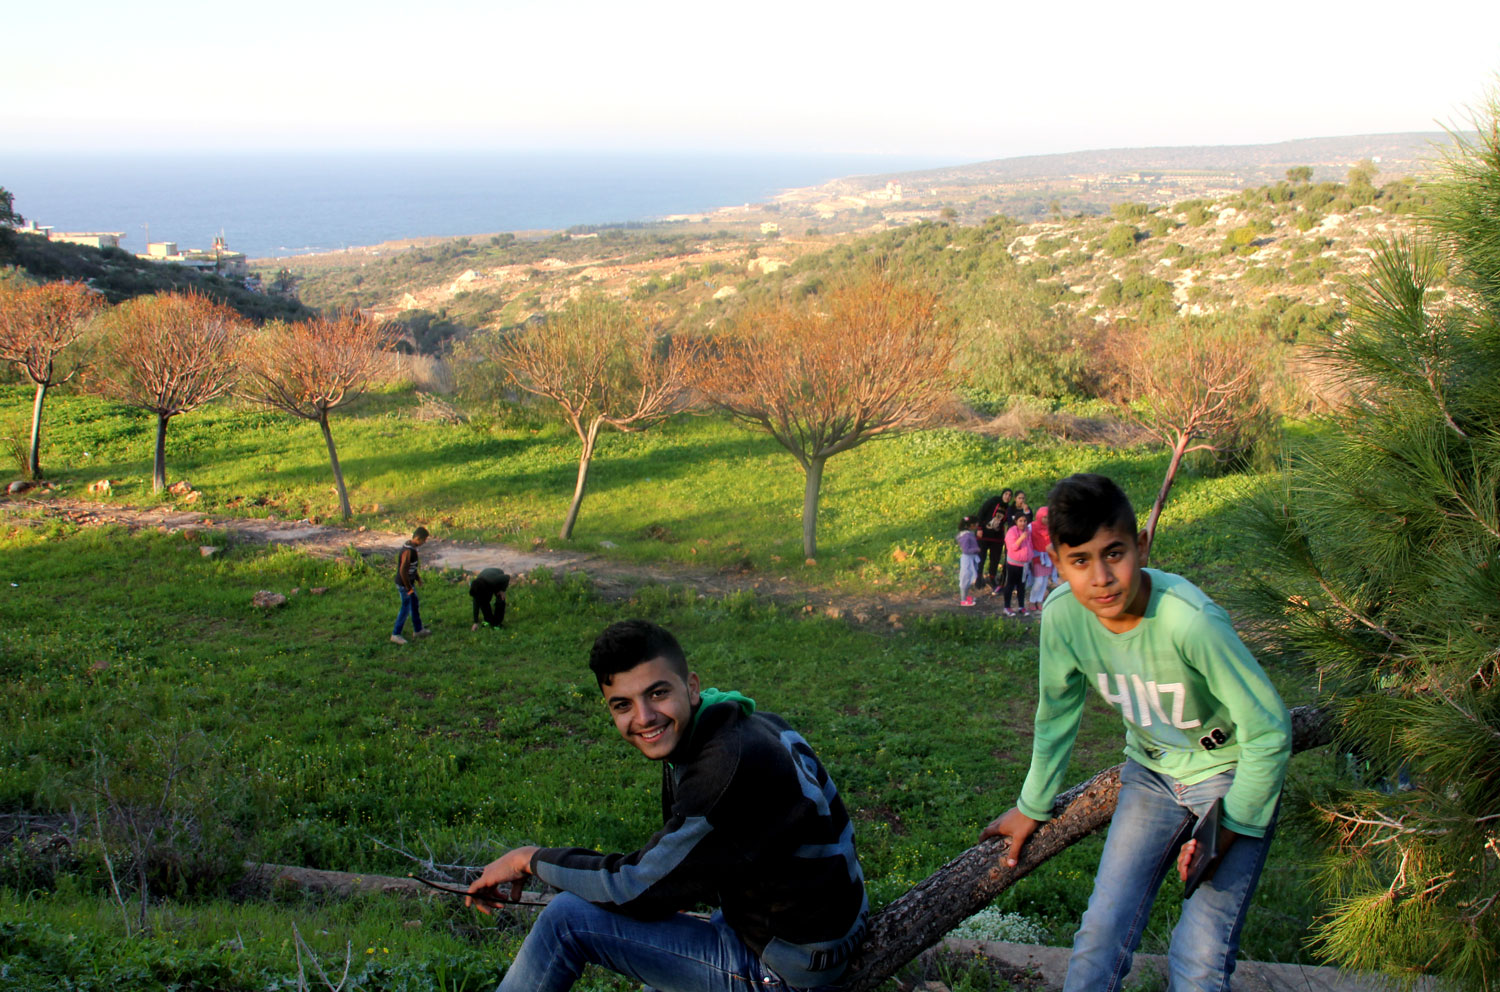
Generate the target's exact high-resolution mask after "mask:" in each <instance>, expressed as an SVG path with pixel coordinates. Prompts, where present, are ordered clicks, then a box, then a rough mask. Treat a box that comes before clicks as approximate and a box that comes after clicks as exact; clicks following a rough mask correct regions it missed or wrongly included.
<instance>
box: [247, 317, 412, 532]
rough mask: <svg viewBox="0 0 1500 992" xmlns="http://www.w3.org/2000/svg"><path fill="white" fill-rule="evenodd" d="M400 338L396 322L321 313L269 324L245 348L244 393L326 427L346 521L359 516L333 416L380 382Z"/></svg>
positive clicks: (342, 510)
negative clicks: (353, 505) (351, 504)
mask: <svg viewBox="0 0 1500 992" xmlns="http://www.w3.org/2000/svg"><path fill="white" fill-rule="evenodd" d="M397 337H398V335H397V333H396V331H395V330H394V329H393V328H392V327H391V326H390V325H388V324H379V323H376V322H375V321H372V320H368V319H366V318H364V317H361V316H359V315H358V314H354V313H349V314H343V315H341V316H339V317H338V318H336V319H333V320H329V319H327V318H323V317H317V318H314V319H312V320H305V321H300V322H298V323H295V324H272V325H268V326H267V327H266V328H265V329H264V330H262V331H261V332H260V333H259V334H258V335H256V336H255V337H253V338H251V339H249V340H248V341H247V346H246V347H245V348H244V349H242V354H243V360H242V361H243V366H244V373H245V374H244V378H243V379H242V380H241V381H242V383H243V384H244V385H243V387H242V389H241V390H240V392H241V393H242V394H243V395H244V396H245V397H247V398H248V399H251V400H254V401H255V402H257V403H262V404H264V405H266V406H269V407H273V408H275V409H277V410H282V411H284V412H286V413H290V414H291V415H292V416H294V417H301V418H302V419H303V420H311V421H313V422H314V423H316V424H317V425H318V427H319V428H320V429H321V430H322V431H323V443H324V444H326V445H327V446H328V461H329V464H331V465H332V466H333V481H334V483H335V484H336V485H337V486H338V493H339V510H340V512H342V513H343V515H344V519H345V520H348V519H349V518H350V516H352V515H353V514H352V511H351V509H350V507H349V491H348V489H347V488H345V486H344V472H343V469H342V468H341V467H340V466H339V453H338V448H336V447H335V446H334V443H333V431H332V430H331V429H329V426H328V415H329V413H330V412H331V411H333V410H334V409H336V408H338V407H339V406H342V405H343V404H344V403H347V402H348V401H350V400H352V399H354V398H356V397H358V396H359V395H360V394H361V393H363V392H364V391H365V389H366V388H368V387H369V385H370V384H371V383H372V382H374V381H375V380H376V378H377V377H378V376H379V375H380V374H381V372H382V371H383V370H384V368H385V358H384V356H385V353H386V352H388V351H390V350H391V349H392V348H393V347H394V346H395V343H396V339H397Z"/></svg>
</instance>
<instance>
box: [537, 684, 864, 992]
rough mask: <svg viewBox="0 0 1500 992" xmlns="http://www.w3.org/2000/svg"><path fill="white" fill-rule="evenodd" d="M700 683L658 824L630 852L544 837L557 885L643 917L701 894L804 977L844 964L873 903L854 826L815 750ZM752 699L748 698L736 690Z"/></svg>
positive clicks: (804, 984)
mask: <svg viewBox="0 0 1500 992" xmlns="http://www.w3.org/2000/svg"><path fill="white" fill-rule="evenodd" d="M715 694H717V695H718V696H719V697H720V698H722V697H723V696H725V695H728V694H721V693H717V690H713V689H708V690H705V691H704V697H705V702H704V704H703V705H702V706H701V707H700V709H699V710H698V712H697V713H696V714H695V715H694V722H693V728H692V730H691V732H690V733H689V735H688V738H687V740H685V741H684V742H683V743H682V744H680V745H679V746H678V748H677V750H676V751H674V752H673V753H672V755H671V757H670V759H669V760H668V761H666V762H663V768H662V818H663V820H664V821H665V823H664V825H663V826H662V828H661V830H659V831H657V833H656V834H655V835H654V836H653V837H652V838H651V840H650V841H649V842H647V844H646V846H645V847H643V848H641V849H640V850H639V851H635V852H634V853H631V854H600V853H598V852H596V851H587V850H583V849H580V848H543V849H541V850H539V851H538V852H537V853H536V855H535V856H534V857H533V858H532V862H531V869H532V871H533V872H534V873H535V874H536V876H537V877H538V878H540V879H541V880H542V881H544V882H546V883H547V884H549V885H552V886H555V887H557V888H559V889H563V890H565V891H568V892H571V893H573V894H574V895H577V896H580V897H582V898H584V899H587V900H588V901H589V902H592V903H595V904H596V905H599V906H603V907H605V908H608V909H612V910H616V911H618V912H621V913H627V914H629V915H631V916H634V917H638V918H652V917H664V916H667V915H669V914H671V913H674V912H676V911H678V910H685V909H691V908H693V907H694V906H696V905H698V904H700V903H706V904H709V905H714V906H719V907H720V908H722V910H723V912H724V920H725V922H727V923H728V924H729V925H730V926H731V927H733V928H734V930H735V932H736V933H738V934H739V935H740V937H741V938H742V939H743V940H744V941H745V943H746V944H748V945H749V946H750V948H751V949H752V950H754V951H755V952H756V953H757V954H759V955H760V957H761V960H762V961H764V962H765V964H766V966H767V967H769V968H770V969H771V970H772V971H774V972H775V973H776V974H777V975H779V976H780V977H781V979H782V980H783V981H785V982H786V983H787V984H788V985H791V986H793V987H794V988H809V987H815V986H819V985H826V984H830V983H832V982H835V981H837V980H838V978H839V977H840V976H841V975H842V974H843V973H844V969H845V967H846V965H847V961H848V957H849V954H850V952H851V951H853V949H854V947H855V946H856V945H857V944H858V943H859V941H860V940H861V939H863V937H864V931H865V916H866V914H867V912H868V909H869V906H868V902H867V900H866V897H865V886H864V875H863V873H862V872H861V870H860V867H859V859H858V857H857V856H856V854H855V850H854V828H853V824H851V823H850V820H849V815H848V813H847V812H846V811H845V809H844V804H843V802H842V801H841V800H840V799H839V796H838V790H837V789H835V788H834V785H833V780H832V779H830V778H829V777H828V773H827V772H826V771H825V770H824V768H823V766H822V764H821V763H820V762H819V761H818V758H817V756H816V755H815V754H813V751H812V748H811V747H809V746H808V744H807V742H806V741H804V740H803V739H802V737H801V736H800V735H799V734H798V733H797V732H796V731H794V730H792V728H791V727H789V726H788V725H787V723H786V721H784V720H782V719H781V718H780V717H778V716H776V715H775V714H772V713H764V712H754V706H755V704H754V703H753V702H751V701H750V700H748V699H745V698H744V697H742V696H739V694H738V693H735V694H733V697H732V698H731V699H728V700H726V701H723V702H713V701H712V700H713V699H714V696H715ZM741 700H743V703H741V702H740V701H741Z"/></svg>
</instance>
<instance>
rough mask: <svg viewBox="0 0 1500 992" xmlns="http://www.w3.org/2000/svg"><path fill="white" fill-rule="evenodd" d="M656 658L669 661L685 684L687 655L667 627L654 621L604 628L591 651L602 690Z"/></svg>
mask: <svg viewBox="0 0 1500 992" xmlns="http://www.w3.org/2000/svg"><path fill="white" fill-rule="evenodd" d="M656 658H662V659H665V660H666V661H667V662H668V663H669V664H670V665H671V666H672V670H673V671H675V672H676V673H677V674H678V675H679V676H680V677H681V678H682V679H683V680H684V681H686V679H687V676H688V667H687V656H686V655H684V654H683V653H682V646H681V645H680V644H678V643H677V638H675V637H673V636H672V632H671V631H669V630H667V629H666V628H665V627H661V626H658V625H656V624H654V623H652V622H651V621H650V620H621V621H620V622H619V623H612V624H610V625H609V626H608V627H605V628H604V633H602V634H600V635H599V636H598V637H596V638H595V639H594V647H593V649H592V650H590V651H589V670H590V671H592V672H593V673H594V679H595V680H596V681H597V682H598V683H599V685H600V687H601V688H602V687H603V686H605V685H608V684H609V683H610V682H612V681H613V680H614V677H615V676H616V675H618V674H620V673H621V672H628V671H630V670H631V669H632V668H634V667H635V666H637V665H641V664H644V663H646V662H648V661H652V660H654V659H656Z"/></svg>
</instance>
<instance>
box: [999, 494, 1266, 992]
mask: <svg viewBox="0 0 1500 992" xmlns="http://www.w3.org/2000/svg"><path fill="white" fill-rule="evenodd" d="M1047 505H1048V506H1049V507H1050V508H1051V521H1050V522H1051V535H1052V550H1053V560H1054V563H1055V564H1056V567H1057V570H1058V572H1059V574H1060V575H1061V576H1062V578H1063V579H1064V580H1065V582H1066V585H1065V586H1060V587H1059V588H1058V589H1057V590H1056V591H1055V592H1053V593H1052V595H1051V596H1049V597H1047V603H1046V609H1045V610H1044V612H1043V614H1042V634H1041V661H1040V679H1039V681H1040V691H1039V695H1038V699H1037V707H1036V732H1035V736H1034V737H1033V743H1032V752H1031V770H1030V771H1029V772H1028V773H1027V776H1026V782H1025V784H1024V785H1023V786H1022V787H1021V796H1020V799H1019V800H1018V801H1017V802H1016V806H1015V808H1014V809H1012V810H1010V811H1009V812H1007V813H1005V814H1004V815H1002V816H1000V817H998V818H997V819H996V820H995V821H994V822H993V823H991V824H990V825H989V826H987V827H985V829H984V832H983V833H982V834H981V837H1005V838H1009V840H1010V847H1009V849H1008V850H1007V851H1006V852H1005V853H1004V855H1003V857H1004V858H1005V861H1006V864H1008V865H1014V864H1016V861H1017V858H1018V857H1019V855H1020V852H1021V850H1022V848H1023V847H1024V846H1025V844H1026V841H1027V839H1028V838H1029V837H1030V836H1031V834H1032V832H1033V831H1035V830H1036V828H1037V826H1038V825H1039V824H1040V823H1041V821H1043V820H1046V819H1048V818H1049V817H1050V816H1051V810H1052V803H1053V800H1054V798H1055V797H1056V795H1057V792H1058V790H1059V789H1060V788H1062V786H1063V784H1064V778H1065V777H1066V775H1067V770H1068V759H1069V757H1070V756H1071V754H1072V751H1073V741H1074V739H1075V737H1076V736H1077V734H1078V725H1079V720H1080V718H1081V717H1082V715H1083V707H1084V697H1085V696H1086V694H1087V693H1088V690H1089V687H1090V686H1093V687H1094V688H1095V689H1097V690H1098V692H1099V694H1100V695H1101V696H1102V697H1103V698H1104V700H1105V702H1107V703H1109V704H1110V705H1111V706H1115V707H1118V708H1119V710H1120V713H1121V715H1122V716H1123V717H1124V720H1125V754H1126V758H1127V760H1126V762H1125V768H1124V770H1123V771H1122V772H1121V773H1120V793H1119V800H1118V805H1117V806H1116V807H1115V814H1114V819H1113V821H1112V822H1111V825H1110V828H1109V835H1108V837H1107V839H1106V840H1105V842H1104V853H1103V856H1102V858H1101V860H1100V862H1099V873H1098V875H1096V876H1095V878H1094V893H1093V895H1092V896H1090V898H1089V905H1088V910H1087V911H1086V912H1085V913H1084V914H1083V921H1082V923H1081V924H1080V926H1079V928H1078V933H1077V936H1075V937H1074V940H1073V954H1072V957H1071V958H1070V959H1069V961H1068V976H1067V979H1066V981H1065V983H1064V985H1063V989H1064V992H1098V990H1100V989H1118V988H1120V987H1121V985H1122V983H1123V982H1124V979H1125V976H1126V975H1127V974H1129V972H1130V964H1131V958H1132V956H1133V955H1134V953H1135V950H1136V947H1137V946H1138V945H1139V944H1140V940H1141V932H1142V930H1143V928H1144V926H1145V923H1146V919H1147V917H1148V916H1149V915H1150V912H1151V905H1152V903H1153V902H1154V901H1155V899H1156V892H1157V889H1159V888H1160V887H1161V883H1162V880H1163V879H1164V878H1165V877H1166V874H1167V872H1168V871H1169V870H1171V868H1172V867H1173V863H1174V862H1175V863H1176V868H1177V873H1178V875H1179V876H1180V877H1182V878H1183V879H1184V880H1186V878H1187V874H1188V865H1189V864H1190V862H1191V861H1192V858H1193V855H1194V854H1195V853H1197V847H1198V842H1197V841H1196V840H1191V839H1189V840H1187V843H1185V844H1184V843H1183V840H1184V838H1185V837H1187V836H1189V831H1190V829H1191V824H1192V823H1193V820H1194V817H1197V818H1202V817H1205V816H1207V815H1208V814H1209V813H1210V812H1211V811H1215V810H1217V811H1218V812H1219V814H1220V818H1219V823H1220V830H1219V833H1218V837H1217V845H1216V847H1211V848H1210V850H1212V851H1214V852H1215V853H1213V854H1212V859H1213V860H1212V861H1211V862H1210V863H1209V865H1208V869H1207V871H1208V873H1207V874H1205V876H1204V880H1203V881H1202V883H1201V884H1199V885H1198V887H1197V888H1196V889H1195V890H1194V891H1193V892H1192V894H1191V895H1190V896H1188V897H1187V899H1186V901H1185V902H1184V903H1183V907H1182V916H1181V918H1180V919H1179V921H1178V923H1177V926H1176V927H1175V928H1174V929H1173V931H1172V943H1171V948H1170V950H1169V953H1168V955H1167V963H1168V969H1169V971H1170V977H1169V987H1170V988H1171V989H1173V990H1174V992H1189V990H1198V992H1209V990H1213V992H1223V990H1225V989H1228V988H1229V978H1230V975H1231V974H1232V973H1233V971H1234V965H1235V956H1236V954H1237V953H1238V949H1239V938H1240V931H1241V928H1242V927H1243V926H1244V923H1245V912H1246V910H1247V909H1248V907H1249V905H1250V898H1251V896H1252V895H1253V894H1254V893H1255V886H1256V883H1257V882H1258V881H1259V880H1260V873H1261V869H1262V867H1263V866H1264V865H1265V860H1266V851H1267V850H1268V849H1269V847H1270V844H1271V835H1272V833H1273V832H1274V829H1275V824H1276V811H1277V806H1278V803H1279V801H1280V796H1281V785H1282V780H1283V778H1284V777H1285V775H1286V763H1287V758H1288V756H1289V755H1290V754H1291V719H1290V717H1289V716H1288V715H1287V711H1286V707H1285V706H1284V705H1283V704H1282V701H1281V697H1280V696H1278V695H1277V693H1276V689H1275V687H1274V686H1272V685H1271V682H1270V680H1269V679H1268V678H1266V673H1265V671H1264V670H1262V669H1261V667H1260V664H1259V663H1258V662H1256V660H1255V658H1254V657H1253V656H1252V655H1251V654H1250V652H1249V651H1248V650H1247V649H1246V648H1245V645H1244V644H1242V643H1241V642H1240V639H1239V637H1238V636H1237V635H1236V634H1235V632H1234V628H1233V627H1232V626H1230V623H1229V616H1228V614H1226V613H1225V612H1224V610H1223V609H1221V608H1220V607H1219V606H1218V604H1216V603H1215V602H1214V601H1213V600H1211V599H1209V598H1208V597H1207V596H1206V595H1204V594H1203V592H1202V591H1201V590H1199V589H1198V587H1196V586H1194V585H1193V584H1192V583H1191V582H1189V581H1188V580H1187V579H1184V578H1183V577H1182V576H1180V575H1172V574H1170V573H1168V572H1160V571H1157V570H1156V569H1150V568H1143V567H1142V566H1141V558H1142V556H1143V554H1144V552H1145V547H1146V541H1145V534H1144V533H1140V534H1138V533H1137V532H1136V519H1135V510H1134V509H1133V508H1132V507H1131V505H1130V501H1129V499H1127V498H1126V496H1125V494H1124V493H1123V492H1121V490H1120V488H1119V487H1118V486H1116V485H1115V484H1114V483H1113V482H1111V481H1110V480H1109V479H1106V478H1105V477H1104V476H1101V475H1072V476H1069V477H1068V478H1066V479H1064V480H1062V481H1061V482H1059V483H1058V484H1057V486H1056V487H1055V488H1054V489H1053V490H1052V493H1051V495H1050V496H1049V498H1048V500H1047ZM1179 845H1180V850H1179Z"/></svg>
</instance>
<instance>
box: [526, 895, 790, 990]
mask: <svg viewBox="0 0 1500 992" xmlns="http://www.w3.org/2000/svg"><path fill="white" fill-rule="evenodd" d="M586 964H597V965H601V966H602V967H605V968H608V969H609V970H610V971H614V972H618V973H619V974H621V975H626V976H628V977H630V978H633V979H635V980H636V981H638V982H642V983H644V984H645V985H647V986H648V987H650V988H653V989H657V990H659V992H750V990H751V989H766V990H770V992H784V990H786V989H787V988H788V986H786V985H785V984H783V983H782V981H781V979H779V978H777V977H776V975H775V974H774V973H772V972H770V971H769V970H768V969H767V968H766V966H765V965H764V964H762V963H761V960H760V957H759V956H757V955H756V953H755V952H754V951H752V950H751V949H750V948H749V947H748V946H747V945H746V944H745V942H744V941H743V940H741V939H740V937H739V934H737V933H735V932H734V930H733V929H731V928H730V926H729V925H728V924H727V923H725V922H724V918H723V916H722V915H721V914H719V913H715V914H714V915H713V917H712V918H711V919H707V920H703V919H699V918H698V917H695V916H688V915H687V914H685V913H676V914H674V915H672V916H669V917H667V918H666V919H662V920H636V919H632V918H631V917H629V916H626V915H624V914H623V913H614V912H611V911H609V910H607V909H600V908H599V907H598V906H595V905H594V904H593V903H590V902H587V901H585V900H583V899H580V898H578V897H577V896H575V895H573V894H572V893H569V892H563V893H559V894H558V896H557V897H556V898H555V899H553V900H552V902H551V903H549V904H548V905H547V908H546V909H544V910H542V914H541V915H540V916H539V917H537V921H536V923H535V925H533V926H532V928H531V933H530V934H529V935H528V936H527V937H526V942H525V943H523V944H522V945H521V949H520V951H518V952H517V953H516V959H515V961H514V962H512V964H511V966H510V968H509V970H507V971H506V972H505V978H504V980H503V981H501V982H500V989H499V992H566V990H567V989H570V988H572V987H573V983H574V982H575V981H577V979H578V976H579V975H580V974H582V973H583V966H584V965H586Z"/></svg>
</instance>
